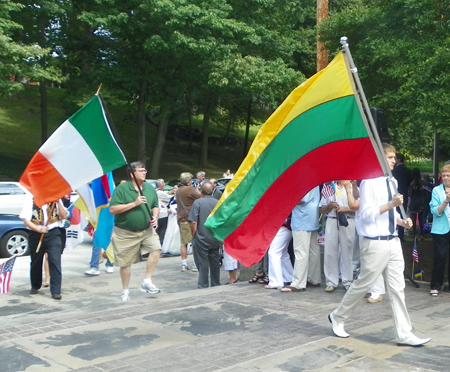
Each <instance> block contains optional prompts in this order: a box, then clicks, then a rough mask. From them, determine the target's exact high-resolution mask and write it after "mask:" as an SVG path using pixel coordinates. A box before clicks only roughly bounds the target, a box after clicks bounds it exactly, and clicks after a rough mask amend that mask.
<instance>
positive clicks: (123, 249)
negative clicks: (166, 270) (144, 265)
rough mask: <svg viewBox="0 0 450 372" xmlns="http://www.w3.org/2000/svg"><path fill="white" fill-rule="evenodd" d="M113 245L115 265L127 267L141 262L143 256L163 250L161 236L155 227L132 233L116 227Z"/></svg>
mask: <svg viewBox="0 0 450 372" xmlns="http://www.w3.org/2000/svg"><path fill="white" fill-rule="evenodd" d="M111 243H112V246H113V249H114V265H115V266H118V267H126V266H130V265H131V264H134V263H137V262H140V261H141V255H144V254H146V253H151V252H154V251H159V250H161V243H160V242H159V236H158V234H157V233H156V232H155V229H154V228H153V227H150V228H148V229H147V230H142V231H130V230H125V229H121V228H120V227H117V226H114V229H113V233H112V237H111Z"/></svg>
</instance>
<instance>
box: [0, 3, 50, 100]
mask: <svg viewBox="0 0 450 372" xmlns="http://www.w3.org/2000/svg"><path fill="white" fill-rule="evenodd" d="M22 8H23V6H22V5H20V4H16V3H12V2H11V1H9V0H4V1H1V2H0V19H1V20H2V21H1V22H0V55H1V63H0V76H1V78H0V94H2V95H4V94H12V93H14V92H17V91H19V90H21V89H22V85H21V83H20V81H17V79H15V78H16V77H20V76H24V75H28V74H30V73H31V72H32V67H31V65H32V64H31V63H29V61H30V60H33V59H36V58H39V57H40V56H42V55H43V53H44V51H43V50H42V48H40V47H39V45H37V44H34V43H33V44H24V43H18V42H15V41H14V40H13V39H12V36H13V34H14V33H15V32H17V31H18V30H21V29H23V26H22V25H20V24H19V23H17V22H14V21H13V20H12V14H14V13H15V12H19V11H20V10H21V9H22Z"/></svg>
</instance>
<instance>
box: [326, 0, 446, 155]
mask: <svg viewBox="0 0 450 372" xmlns="http://www.w3.org/2000/svg"><path fill="white" fill-rule="evenodd" d="M335 5H336V8H335V9H334V11H333V12H332V13H331V16H330V17H329V19H328V20H327V22H325V23H324V24H323V25H322V27H321V28H320V34H321V35H322V38H323V40H324V41H325V42H326V43H327V45H328V46H329V47H330V48H331V49H332V50H336V47H332V46H336V45H337V41H338V40H339V38H340V37H341V36H344V35H345V36H347V37H348V38H349V43H350V48H351V51H352V55H353V58H354V60H355V64H356V66H357V67H358V71H359V75H360V78H361V81H362V85H363V87H364V90H365V93H366V95H367V97H368V100H369V104H370V105H371V106H372V107H379V108H382V109H383V110H384V112H385V115H386V118H387V122H388V126H389V132H390V134H391V137H392V138H393V143H394V145H395V146H396V147H397V148H398V149H399V150H400V151H404V150H410V151H411V152H412V153H414V155H429V154H430V152H431V149H432V146H433V140H432V139H433V133H434V130H437V131H438V132H439V133H440V135H441V138H445V139H447V138H448V137H449V136H450V131H449V129H448V125H447V123H448V120H449V114H450V111H449V110H450V106H449V104H448V103H449V93H448V92H449V88H450V85H449V78H448V72H449V64H448V60H449V57H450V55H449V42H450V29H449V27H448V26H449V24H448V21H449V16H450V13H449V7H448V4H447V2H442V1H435V0H401V1H400V0H392V1H388V2H387V1H384V0H374V1H370V2H369V1H364V0H351V1H345V0H341V1H338V2H337V4H335ZM442 143H443V147H444V148H446V149H447V151H448V149H450V146H448V145H447V144H446V143H445V142H444V141H442Z"/></svg>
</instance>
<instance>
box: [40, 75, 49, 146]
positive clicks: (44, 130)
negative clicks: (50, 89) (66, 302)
mask: <svg viewBox="0 0 450 372" xmlns="http://www.w3.org/2000/svg"><path fill="white" fill-rule="evenodd" d="M39 93H40V96H41V142H42V143H44V142H45V140H46V139H47V129H48V116H47V88H46V86H45V80H44V81H41V82H40V83H39Z"/></svg>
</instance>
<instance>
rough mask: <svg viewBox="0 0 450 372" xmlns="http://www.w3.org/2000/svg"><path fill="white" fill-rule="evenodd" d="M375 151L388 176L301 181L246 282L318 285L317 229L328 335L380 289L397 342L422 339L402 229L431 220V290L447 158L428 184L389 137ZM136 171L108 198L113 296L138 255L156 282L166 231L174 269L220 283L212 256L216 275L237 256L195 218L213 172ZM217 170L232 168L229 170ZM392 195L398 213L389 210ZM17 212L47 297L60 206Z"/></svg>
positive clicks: (444, 245)
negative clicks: (174, 179)
mask: <svg viewBox="0 0 450 372" xmlns="http://www.w3.org/2000/svg"><path fill="white" fill-rule="evenodd" d="M384 151H385V155H386V159H387V161H388V164H389V166H390V167H391V170H392V174H393V177H392V178H389V177H388V178H386V177H379V178H376V179H370V180H361V181H355V180H337V181H334V182H330V183H327V184H324V185H320V186H317V187H315V188H314V189H312V190H311V191H309V192H308V193H307V194H306V195H305V196H304V197H303V198H302V200H301V201H300V202H299V203H298V205H297V206H296V207H295V208H294V209H293V210H292V213H291V214H290V215H289V217H288V218H287V219H286V221H285V222H284V223H283V224H282V226H280V229H279V230H278V233H277V234H276V236H275V237H274V239H273V241H272V243H271V244H270V246H269V247H268V249H267V253H266V255H265V256H264V257H263V258H262V259H261V261H260V262H259V263H258V264H257V265H256V270H255V276H254V277H253V278H252V279H250V280H249V283H260V284H264V288H266V289H272V290H274V289H275V290H280V291H281V292H283V293H292V292H303V291H305V290H306V289H307V287H319V286H321V285H322V274H321V273H322V268H321V254H320V246H319V233H318V232H319V231H320V230H321V229H323V230H324V232H325V241H324V260H323V273H324V279H325V283H324V289H325V291H326V292H329V293H330V292H333V291H335V290H336V289H337V288H338V287H339V286H340V285H341V286H342V287H343V289H344V290H345V295H344V297H343V299H342V302H341V304H340V306H339V307H338V308H337V309H336V310H335V311H333V312H332V313H331V314H330V315H329V320H330V322H331V323H332V329H333V332H334V333H335V335H336V336H338V337H348V333H346V332H345V330H344V322H345V320H346V319H347V318H348V317H349V315H350V313H351V311H352V310H353V309H354V308H355V307H356V305H357V303H358V301H359V300H360V299H361V298H363V297H364V296H366V297H367V298H368V302H369V303H378V302H380V301H382V300H383V296H384V294H385V292H387V293H388V295H389V300H390V301H391V307H392V309H393V318H394V325H395V329H396V333H397V341H398V344H400V345H411V346H419V345H423V344H424V343H426V342H428V341H429V339H419V338H417V337H416V336H415V335H413V334H412V332H411V329H412V327H411V322H410V320H409V316H408V312H407V310H406V305H405V299H404V285H405V283H404V276H403V272H404V260H403V252H402V249H401V242H402V241H404V240H405V229H406V230H407V231H409V232H411V237H412V238H413V239H415V240H416V239H423V234H424V232H425V228H426V226H429V225H430V222H431V220H432V228H431V233H432V236H433V243H434V257H433V272H432V280H431V291H430V295H432V296H437V295H438V293H439V291H440V290H442V288H443V285H444V283H443V281H444V274H445V270H446V265H447V258H448V253H449V247H450V223H449V219H450V211H449V209H448V208H449V203H450V164H447V163H446V164H445V165H444V166H443V167H442V169H441V172H440V176H441V182H440V184H439V185H437V186H435V187H434V185H433V183H432V182H431V181H430V179H429V177H428V176H427V175H422V174H421V173H420V171H419V169H417V168H415V169H413V170H412V171H411V170H410V169H408V168H407V167H406V166H405V165H404V157H403V156H402V155H401V154H396V153H395V149H394V148H393V147H392V146H391V145H388V144H384ZM146 173H147V171H146V169H145V165H144V164H143V163H141V162H135V163H131V164H130V180H129V181H126V182H124V183H121V184H120V185H118V186H117V188H116V189H115V190H114V193H113V195H112V198H111V202H110V212H111V214H112V215H114V228H113V232H112V237H111V242H112V246H113V249H114V265H115V266H116V267H119V268H120V277H121V281H122V296H121V300H122V301H129V300H130V294H129V293H130V291H129V288H128V285H129V280H130V276H131V266H132V264H134V263H137V262H139V261H141V260H142V257H146V258H147V263H146V272H145V276H144V278H143V281H142V284H141V288H140V290H141V291H143V292H147V293H151V294H156V293H159V292H160V290H159V289H158V288H157V287H156V286H155V284H154V283H153V281H152V274H153V272H154V269H155V267H156V265H157V263H158V260H159V258H160V254H161V249H162V247H164V245H165V244H166V242H169V241H170V244H171V245H172V246H173V245H175V246H176V245H178V247H179V251H178V252H176V253H179V255H180V258H181V262H180V266H181V271H182V272H187V271H189V270H190V271H193V272H197V271H198V283H197V287H198V288H206V287H210V286H217V285H220V284H221V283H220V267H221V264H222V261H223V264H224V269H225V270H226V271H228V272H229V280H228V282H227V283H225V284H233V283H236V282H237V281H238V277H237V273H238V269H239V263H238V262H237V261H236V260H235V259H233V258H232V257H230V256H229V255H227V252H226V251H227V250H226V247H224V246H223V243H222V242H221V241H219V240H217V239H216V238H215V237H214V236H212V235H211V233H210V232H209V231H208V230H207V229H206V228H205V226H204V223H205V221H206V219H207V217H208V216H209V214H210V213H211V211H212V210H213V209H214V208H215V206H216V204H217V203H218V200H219V199H220V197H221V195H222V192H221V191H220V190H219V187H218V183H217V180H216V179H209V180H208V179H206V174H205V172H201V171H200V172H198V173H197V174H196V178H194V176H193V175H192V174H191V173H189V172H183V173H181V175H180V177H179V183H178V185H175V187H174V188H173V189H172V190H170V191H165V190H164V187H165V182H164V180H163V179H158V180H157V181H156V190H155V189H154V188H153V187H152V186H151V185H149V184H148V183H146V182H145V178H146ZM225 175H226V176H227V177H232V174H231V173H230V171H229V170H227V171H226V172H225V173H224V176H225ZM402 205H403V207H404V208H405V210H406V211H407V212H408V213H407V214H408V217H406V216H402V215H401V214H399V211H398V210H399V207H400V206H402ZM21 218H22V219H23V220H24V223H25V225H26V226H27V227H28V228H29V229H30V245H31V250H32V255H31V261H32V263H31V287H32V288H31V291H30V293H31V294H36V293H37V291H38V290H39V289H40V288H41V286H42V262H43V259H44V257H45V255H46V256H47V257H48V264H49V271H50V283H49V285H50V290H51V293H52V297H53V298H54V299H61V294H60V293H61V264H60V256H61V252H62V249H63V242H62V239H61V234H60V233H59V232H58V233H57V230H56V229H58V231H59V229H60V228H61V226H60V225H61V221H62V220H64V219H65V218H66V209H65V208H64V206H63V205H62V204H61V202H60V201H59V202H57V203H54V204H52V205H45V206H42V207H40V208H38V207H36V206H35V205H33V204H31V205H27V206H25V207H24V210H23V211H22V214H21ZM174 224H176V226H173V225H174ZM168 231H170V233H169V234H168ZM41 237H43V239H42V238H41ZM41 245H42V247H41V249H40V250H39V247H40V246H41ZM189 246H190V247H191V249H192V253H193V254H192V257H193V259H192V262H191V264H188V247H189ZM110 272H111V270H110ZM449 276H450V269H449Z"/></svg>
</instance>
